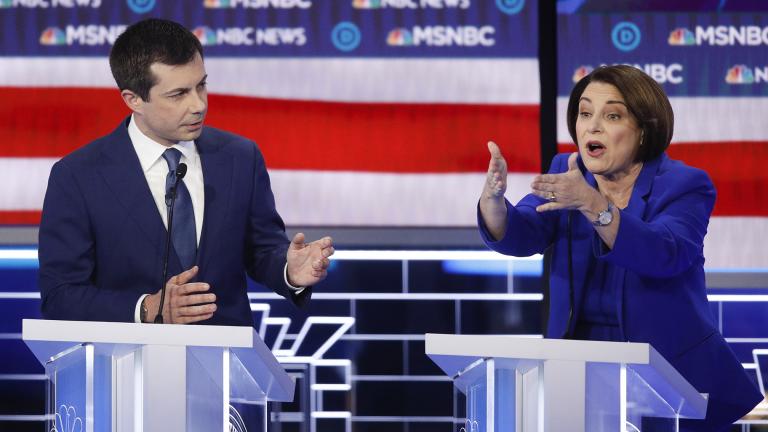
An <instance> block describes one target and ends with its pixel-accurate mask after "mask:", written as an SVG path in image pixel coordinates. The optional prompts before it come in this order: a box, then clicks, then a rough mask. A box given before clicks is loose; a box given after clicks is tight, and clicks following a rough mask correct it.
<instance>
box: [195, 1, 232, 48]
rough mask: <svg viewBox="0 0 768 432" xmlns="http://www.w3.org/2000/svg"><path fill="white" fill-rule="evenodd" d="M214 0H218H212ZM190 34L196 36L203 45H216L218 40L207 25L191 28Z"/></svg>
mask: <svg viewBox="0 0 768 432" xmlns="http://www.w3.org/2000/svg"><path fill="white" fill-rule="evenodd" d="M214 1H220V0H214ZM223 1H227V0H223ZM206 7H207V6H206ZM192 34H193V35H195V36H196V37H197V39H198V40H199V41H200V44H201V45H203V46H207V45H216V43H217V42H218V39H217V38H216V32H214V31H213V30H211V28H210V27H208V26H200V27H197V28H195V29H194V30H192Z"/></svg>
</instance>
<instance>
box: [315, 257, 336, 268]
mask: <svg viewBox="0 0 768 432" xmlns="http://www.w3.org/2000/svg"><path fill="white" fill-rule="evenodd" d="M329 265H331V260H329V259H328V258H323V259H321V260H317V261H315V262H313V263H312V270H325V269H327V268H328V266H329Z"/></svg>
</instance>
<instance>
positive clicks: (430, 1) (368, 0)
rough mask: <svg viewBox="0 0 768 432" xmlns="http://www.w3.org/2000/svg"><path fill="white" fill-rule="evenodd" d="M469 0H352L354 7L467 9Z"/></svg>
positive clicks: (469, 3)
mask: <svg viewBox="0 0 768 432" xmlns="http://www.w3.org/2000/svg"><path fill="white" fill-rule="evenodd" d="M470 5H471V0H352V7H353V8H355V9H383V8H392V9H419V8H421V9H448V8H459V9H467V8H469V7H470Z"/></svg>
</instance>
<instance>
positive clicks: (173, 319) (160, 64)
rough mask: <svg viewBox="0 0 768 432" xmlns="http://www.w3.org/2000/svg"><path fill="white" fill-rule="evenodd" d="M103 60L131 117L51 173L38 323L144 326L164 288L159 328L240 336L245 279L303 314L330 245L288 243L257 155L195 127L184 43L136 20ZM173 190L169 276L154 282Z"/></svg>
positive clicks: (195, 66)
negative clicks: (222, 329) (232, 331)
mask: <svg viewBox="0 0 768 432" xmlns="http://www.w3.org/2000/svg"><path fill="white" fill-rule="evenodd" d="M109 61H110V67H111V69H112V74H113V76H114V77H115V81H117V85H118V87H119V88H120V92H121V93H120V94H121V96H122V98H123V101H124V102H125V104H126V105H127V106H128V108H130V109H131V111H132V112H133V114H132V115H131V116H130V117H128V118H127V119H125V120H124V121H122V122H121V123H120V124H119V125H118V126H117V128H116V129H115V130H114V131H113V132H112V133H110V134H109V135H107V136H105V137H102V138H99V139H97V140H95V141H93V142H92V143H90V144H88V145H87V146H84V147H82V148H80V149H78V150H77V151H75V152H73V153H72V154H70V155H68V156H66V157H65V158H63V159H62V160H61V161H59V162H57V163H56V164H55V165H54V167H53V169H52V170H51V176H50V179H49V183H48V190H47V192H46V196H45V203H44V205H43V216H42V221H41V224H40V241H39V247H40V250H39V258H40V290H41V294H42V311H43V316H44V317H45V318H47V319H66V320H94V321H126V322H139V321H141V322H151V321H153V320H154V318H155V315H156V314H157V312H158V310H159V306H160V297H161V295H160V290H158V288H160V287H162V286H163V284H165V288H166V298H165V302H164V306H163V312H162V315H163V318H164V322H165V323H193V322H198V323H205V324H222V325H252V324H253V321H252V316H251V311H250V305H249V301H248V297H247V292H246V279H245V275H246V273H247V274H248V275H249V276H250V277H251V278H252V279H254V280H255V281H257V282H259V283H262V284H264V285H266V286H268V287H269V288H271V289H272V290H274V291H275V292H277V293H278V294H280V295H282V296H284V297H286V298H288V299H290V300H291V301H293V302H294V303H296V304H299V305H301V304H303V303H305V302H306V301H307V300H308V299H309V297H310V295H311V289H310V288H309V287H310V286H311V285H313V284H315V283H317V282H319V281H320V280H322V279H323V278H324V277H325V276H326V269H327V267H328V264H329V260H328V257H329V256H330V255H332V254H333V246H332V242H331V239H330V238H329V237H325V238H323V239H321V240H318V241H315V242H312V243H305V241H304V236H303V234H297V235H296V236H295V237H294V238H293V241H291V242H289V241H288V239H287V237H286V235H285V226H284V224H283V221H282V219H281V218H280V216H279V215H278V213H277V211H276V209H275V202H274V197H273V196H272V191H271V187H270V182H269V176H268V174H267V171H266V167H265V164H264V159H263V157H262V155H261V153H260V152H259V149H258V148H257V147H256V145H255V144H254V143H253V142H251V141H248V140H246V139H244V138H242V137H239V136H236V135H233V134H230V133H227V132H224V131H220V130H217V129H214V128H211V127H207V126H206V127H204V126H203V123H204V120H205V114H206V111H207V107H208V103H207V90H206V78H207V74H206V71H205V65H204V63H203V50H202V46H201V44H200V42H199V41H198V40H197V38H196V37H195V36H194V35H193V34H192V33H191V32H190V31H189V30H187V29H186V28H184V27H182V26H181V25H179V24H177V23H174V22H171V21H166V20H160V19H148V20H144V21H141V22H138V23H136V24H134V25H132V26H130V27H129V28H128V29H127V30H126V31H125V33H123V34H122V35H121V36H120V37H119V38H118V39H117V40H116V41H115V45H114V47H113V48H112V52H111V53H110V59H109ZM181 164H185V165H186V167H187V172H186V175H184V174H183V173H182V171H183V170H184V168H182V167H181ZM177 174H178V175H177ZM180 176H181V177H183V178H182V179H181V180H178V178H179V177H180ZM174 192H175V197H176V198H175V204H174V206H173V213H172V215H173V216H172V217H171V218H170V221H172V224H173V225H172V230H171V231H172V239H171V241H170V242H169V247H170V257H171V258H170V260H169V261H168V273H167V274H169V275H175V276H173V277H170V278H169V279H167V280H163V278H162V275H163V273H164V272H163V262H164V255H165V247H166V242H165V238H166V234H167V226H168V224H169V217H168V216H169V210H170V207H171V206H170V204H171V199H170V197H171V195H172V194H174Z"/></svg>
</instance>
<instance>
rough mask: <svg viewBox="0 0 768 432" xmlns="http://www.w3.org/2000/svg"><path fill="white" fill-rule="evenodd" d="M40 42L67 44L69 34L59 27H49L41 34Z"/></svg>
mask: <svg viewBox="0 0 768 432" xmlns="http://www.w3.org/2000/svg"><path fill="white" fill-rule="evenodd" d="M40 44H41V45H48V46H53V45H66V44H67V36H66V35H65V34H64V32H63V31H62V30H61V29H60V28H58V27H48V28H47V29H45V30H43V33H42V34H41V35H40Z"/></svg>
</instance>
